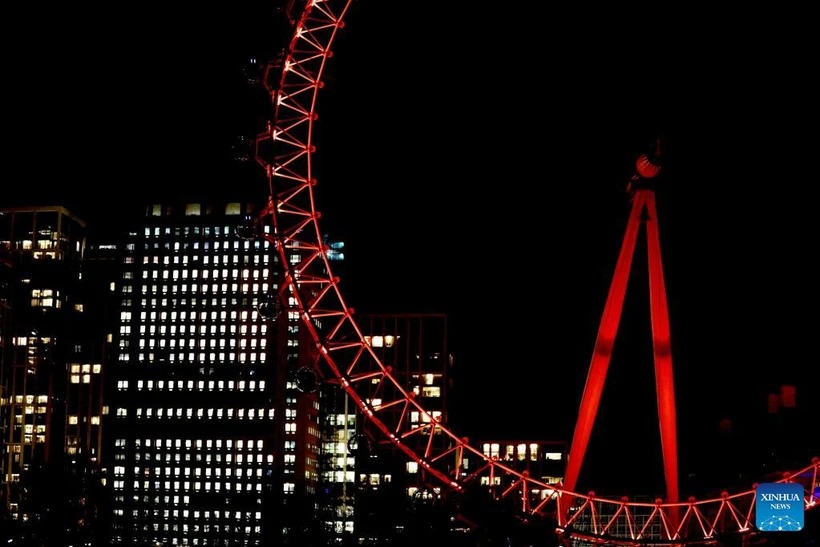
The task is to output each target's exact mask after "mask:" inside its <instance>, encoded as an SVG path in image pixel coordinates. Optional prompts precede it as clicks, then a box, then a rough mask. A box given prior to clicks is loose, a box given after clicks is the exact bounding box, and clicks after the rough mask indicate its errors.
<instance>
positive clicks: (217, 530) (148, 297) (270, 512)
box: [108, 203, 319, 545]
mask: <svg viewBox="0 0 820 547" xmlns="http://www.w3.org/2000/svg"><path fill="white" fill-rule="evenodd" d="M249 208H251V206H250V205H243V204H238V203H228V204H223V205H220V206H206V205H204V204H200V203H193V204H187V205H184V206H182V207H179V208H175V207H170V206H162V205H154V206H151V207H149V208H148V210H147V214H146V216H145V218H144V222H143V225H142V226H141V227H140V228H139V229H138V230H135V231H132V232H130V233H129V234H128V237H127V241H126V243H125V245H124V248H123V256H122V260H123V270H122V279H121V280H120V284H121V285H120V294H121V308H120V312H119V327H118V332H117V334H116V336H115V345H116V348H115V350H114V353H115V355H114V363H113V367H112V375H111V378H112V380H111V382H110V384H109V385H110V389H111V393H110V394H109V397H108V400H109V403H110V413H111V415H110V419H111V421H112V434H111V435H110V436H109V437H108V438H109V441H110V443H111V450H112V451H111V455H112V458H113V459H112V460H111V467H112V468H111V469H110V471H111V475H112V476H111V479H112V484H111V486H112V488H113V492H112V494H113V496H114V499H113V511H114V526H113V534H112V543H114V544H128V545H135V544H136V545H154V544H160V543H161V544H168V545H171V544H175V545H264V544H281V543H282V542H283V541H284V539H283V538H287V537H289V536H292V535H294V534H296V533H297V532H298V528H299V527H300V526H301V525H302V523H301V522H298V521H297V520H295V519H294V518H293V517H294V516H299V515H301V516H302V517H304V518H306V519H307V518H309V517H310V516H311V513H312V509H313V508H314V505H313V504H314V503H315V502H314V501H313V499H314V497H315V488H316V482H317V478H318V470H317V462H318V446H319V442H318V435H319V428H318V401H317V399H318V398H317V396H316V395H315V394H313V393H308V392H305V391H301V390H299V389H298V387H297V382H296V378H295V371H296V370H298V369H299V360H300V359H301V357H300V353H301V352H300V341H301V340H300V332H299V318H298V315H296V314H291V313H289V312H288V311H287V309H286V306H282V309H281V310H277V309H274V308H278V307H279V305H280V304H279V301H278V300H276V299H271V298H270V296H271V295H275V294H276V292H277V288H278V282H277V276H278V275H279V267H278V256H277V254H276V253H273V252H271V249H270V245H271V244H270V242H269V241H267V240H265V238H255V239H254V238H248V237H245V238H242V237H238V235H237V230H236V228H237V226H241V224H242V222H243V219H244V218H246V215H247V213H248V212H249ZM261 229H264V230H268V229H270V227H269V226H267V227H264V228H261ZM245 235H247V234H245ZM285 304H286V303H285Z"/></svg>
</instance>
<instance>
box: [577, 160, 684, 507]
mask: <svg viewBox="0 0 820 547" xmlns="http://www.w3.org/2000/svg"><path fill="white" fill-rule="evenodd" d="M642 159H643V160H644V161H648V160H646V157H645V156H642V157H641V158H639V160H638V166H639V171H640V166H641V161H642ZM658 171H659V168H655V169H654V170H652V171H651V176H654V175H655V174H657V172H658ZM638 182H642V179H640V178H638V176H637V175H636V177H635V178H634V179H633V182H632V183H631V184H630V188H632V187H633V186H637V184H635V183H638ZM631 193H632V211H631V213H630V215H629V221H628V224H627V227H626V234H625V236H624V240H623V244H622V246H621V250H620V254H619V256H618V262H617V266H616V268H615V275H614V277H613V279H612V283H611V285H610V288H609V294H608V296H607V300H606V305H605V307H604V312H603V317H602V319H601V324H600V327H599V330H598V337H597V339H596V342H595V348H594V351H593V355H592V361H591V363H590V368H589V373H588V375H587V380H586V385H585V387H584V392H583V396H582V399H581V406H580V411H579V414H578V421H577V422H576V424H575V432H574V434H573V438H572V445H571V447H570V452H569V455H568V459H567V469H566V474H565V477H564V487H565V488H566V489H567V490H570V491H574V490H575V487H576V485H577V482H578V476H579V475H580V471H581V466H582V464H583V460H584V455H585V453H586V450H587V446H588V444H589V438H590V434H591V432H592V426H593V424H594V422H595V417H596V414H597V412H598V406H599V404H600V401H601V394H602V392H603V388H604V382H605V380H606V373H607V369H608V368H609V363H610V360H611V357H612V349H613V347H614V345H615V336H616V334H617V332H618V325H619V323H620V320H621V313H622V310H623V304H624V297H625V295H626V287H627V281H628V279H629V271H630V269H631V266H632V260H633V256H634V254H635V246H636V242H637V239H638V233H639V231H640V228H641V226H644V227H645V228H646V239H647V254H648V260H649V298H650V313H651V321H652V345H653V354H654V361H655V390H656V394H657V401H658V417H659V421H660V433H661V450H662V454H663V466H664V476H665V479H666V502H668V503H676V502H677V501H678V496H679V492H678V446H677V444H678V441H677V429H676V416H675V389H674V379H673V373H672V352H671V345H670V334H669V312H668V306H667V301H666V288H665V284H664V277H663V263H662V261H661V246H660V239H659V237H658V222H657V210H656V206H655V193H654V190H652V189H651V188H647V187H637V189H632V190H631Z"/></svg>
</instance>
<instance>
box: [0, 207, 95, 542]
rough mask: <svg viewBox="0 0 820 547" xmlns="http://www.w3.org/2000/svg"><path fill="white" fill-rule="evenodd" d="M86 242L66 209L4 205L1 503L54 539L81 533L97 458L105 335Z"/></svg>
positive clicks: (0, 246) (0, 234) (0, 217)
mask: <svg viewBox="0 0 820 547" xmlns="http://www.w3.org/2000/svg"><path fill="white" fill-rule="evenodd" d="M85 249H86V224H85V222H84V221H83V220H81V219H80V218H78V217H77V216H75V215H74V214H73V213H72V212H70V211H69V210H67V209H66V208H64V207H58V206H51V207H18V208H12V209H4V210H0V262H2V265H3V273H2V283H1V284H2V287H0V307H2V312H0V315H1V316H2V323H0V324H2V331H0V338H2V358H0V386H2V390H1V391H0V432H2V439H0V448H1V449H2V450H0V452H2V458H1V459H0V470H2V473H0V485H1V486H2V489H1V491H0V500H2V505H3V514H4V515H5V516H7V517H9V519H10V521H17V522H18V523H21V524H22V528H21V529H23V528H26V526H28V527H29V528H31V530H28V531H24V532H22V533H26V534H30V535H31V534H33V535H40V536H42V535H43V534H44V533H48V534H50V536H49V537H51V538H52V539H56V538H57V535H59V536H60V537H63V536H65V537H69V536H71V537H73V538H75V539H76V538H78V537H80V536H81V535H82V534H84V533H85V532H86V531H87V530H85V528H86V527H87V525H88V524H89V523H90V521H91V519H90V518H89V517H90V515H89V514H87V511H89V510H90V506H91V503H92V499H91V496H90V490H92V489H93V485H92V484H91V483H92V482H93V480H94V476H95V470H96V468H97V465H98V463H99V458H100V447H101V435H102V429H101V419H102V412H103V409H102V399H101V395H102V367H103V364H102V356H103V351H104V350H103V348H104V345H105V340H104V334H103V332H102V331H101V330H99V329H95V328H91V325H92V324H96V321H97V319H98V316H97V314H96V311H97V310H98V308H96V307H95V306H94V304H93V303H91V302H89V301H88V299H87V293H86V284H85V282H84V278H83V274H84V272H83V268H82V266H83V257H84V253H85ZM11 525H12V524H9V526H11ZM55 534H56V535H55Z"/></svg>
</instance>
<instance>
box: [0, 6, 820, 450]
mask: <svg viewBox="0 0 820 547" xmlns="http://www.w3.org/2000/svg"><path fill="white" fill-rule="evenodd" d="M273 4H274V3H271V4H270V5H268V4H262V3H245V4H242V3H239V4H238V5H235V6H233V5H232V6H231V7H228V6H227V5H224V6H217V5H214V7H213V8H205V7H203V8H201V9H203V10H213V11H202V12H200V13H198V14H197V15H196V16H193V15H192V14H191V13H190V12H175V11H173V10H171V11H167V10H166V8H165V7H163V8H162V10H160V9H158V8H156V9H154V8H151V7H150V6H133V7H132V8H131V9H132V10H134V11H132V12H130V13H127V12H122V13H113V12H112V13H100V12H98V11H94V10H96V9H97V8H93V9H92V8H91V7H88V8H86V7H83V6H78V5H72V6H70V7H56V8H54V7H52V8H49V9H50V10H51V11H50V12H48V13H42V12H41V10H39V8H38V9H37V10H35V9H34V8H25V7H18V8H14V9H18V10H21V11H19V12H17V13H14V14H11V16H10V18H9V20H13V21H15V24H16V26H18V28H19V29H21V32H20V36H23V37H24V38H21V39H20V40H19V41H17V42H15V43H13V44H9V45H8V47H4V53H3V56H4V65H5V76H6V78H5V79H6V82H7V86H6V92H7V93H8V95H7V98H6V99H5V100H4V104H3V119H4V123H3V127H4V129H5V132H6V135H5V138H4V140H5V142H7V143H10V144H9V145H7V146H6V147H5V152H6V155H5V162H4V163H5V164H6V175H5V181H4V183H3V186H2V187H3V191H2V194H0V205H5V204H9V205H16V204H21V205H22V204H37V203H40V204H63V205H67V206H69V207H71V208H72V209H74V210H76V211H77V212H78V213H79V214H81V215H82V216H84V217H85V218H87V219H88V220H89V222H90V223H91V229H92V234H94V235H96V236H98V237H104V236H105V235H106V234H107V233H112V234H113V233H116V231H117V230H118V229H119V228H120V226H121V225H122V224H121V223H123V222H126V219H128V218H137V217H138V216H139V215H140V214H141V212H142V206H143V205H144V204H148V203H153V202H155V201H157V200H173V199H177V198H180V199H186V200H189V201H190V200H193V199H211V198H213V199H219V198H227V199H234V198H240V199H258V200H260V201H261V200H264V199H265V195H264V192H265V186H264V182H263V180H262V178H261V172H258V171H257V170H256V168H255V167H248V166H244V167H243V166H238V165H236V164H235V163H234V162H233V160H232V151H231V145H232V143H233V142H234V139H235V137H237V136H238V135H243V134H244V135H252V134H253V133H255V132H256V131H257V130H258V129H260V128H261V127H262V124H263V123H264V119H265V110H264V106H265V101H266V98H265V97H264V96H263V95H261V94H260V93H261V92H260V91H258V90H254V89H251V88H248V87H247V86H245V85H244V83H243V78H242V73H241V68H242V65H243V63H244V62H245V61H246V60H247V59H248V58H250V57H253V56H260V55H261V56H263V55H265V53H266V52H269V51H270V50H271V49H272V48H274V47H275V46H274V44H276V43H277V42H278V40H277V36H276V35H275V30H271V29H275V28H276V25H273V24H270V23H269V21H271V20H273V18H274V17H275V16H274V9H273ZM561 9H562V10H563V11H559V10H558V9H557V8H556V9H554V10H552V9H550V8H541V11H540V12H539V13H535V12H528V11H527V10H525V9H521V8H517V9H515V10H513V9H509V8H506V9H503V10H499V9H489V8H484V7H482V8H479V9H476V8H475V7H471V6H470V5H467V4H465V3H453V2H435V3H424V2H422V3H418V2H385V1H378V0H368V1H360V2H356V3H354V4H353V6H352V8H351V12H350V14H349V16H348V18H347V23H348V24H347V27H346V28H345V29H344V32H343V34H342V35H341V37H340V38H339V40H338V43H337V44H336V48H335V49H336V55H335V56H334V58H333V59H332V60H331V62H330V64H329V66H328V72H327V78H326V82H327V85H326V87H325V89H324V90H323V94H322V95H321V96H320V101H321V102H320V106H319V113H320V119H319V121H318V123H317V132H316V144H317V154H316V156H315V157H316V161H317V164H316V168H317V171H318V177H317V178H318V180H319V185H320V186H319V191H320V192H321V194H320V196H321V197H322V199H323V200H324V201H323V205H322V207H321V208H322V211H323V214H324V217H323V218H324V221H325V223H326V229H327V230H326V231H328V232H329V233H330V234H331V235H332V236H333V237H335V238H337V239H343V240H344V241H345V242H346V244H347V252H346V257H347V258H346V264H345V270H344V272H345V274H344V276H343V277H342V283H343V284H344V285H343V286H345V287H346V291H347V293H348V295H349V296H348V304H349V305H351V306H353V307H354V308H356V309H358V310H360V311H368V312H370V311H372V312H426V311H431V312H445V313H447V314H448V315H449V317H450V328H451V335H452V339H451V349H452V350H453V352H454V354H455V359H456V372H455V374H456V376H455V378H456V380H457V381H458V383H457V385H458V390H457V391H456V393H455V395H454V397H456V398H457V399H458V400H459V401H461V404H460V405H459V406H458V409H457V411H455V412H454V416H453V417H454V419H455V420H458V422H459V423H461V424H463V427H465V429H468V430H470V431H472V429H473V428H475V429H476V430H482V429H483V430H486V431H488V432H492V434H494V435H499V436H506V437H518V436H523V437H536V438H538V437H541V438H548V439H563V440H569V437H570V435H571V431H572V425H573V423H574V418H575V414H576V413H577V405H578V401H579V400H580V395H581V391H582V388H583V382H584V378H585V376H586V373H587V369H588V366H589V360H590V357H591V352H592V348H593V345H594V340H595V335H596V332H597V328H598V323H599V320H600V315H601V312H602V310H603V305H604V301H605V298H606V293H607V290H608V288H609V282H610V280H611V276H612V273H613V271H614V267H615V261H616V258H617V253H618V249H619V246H620V244H621V241H622V239H623V235H624V229H625V226H626V219H627V216H628V214H629V208H630V202H629V196H628V194H627V193H626V184H627V182H628V180H629V177H630V176H631V175H632V173H633V165H634V160H635V158H636V157H637V155H638V154H639V153H641V152H643V151H646V150H647V149H648V147H649V146H650V145H651V144H652V142H653V141H654V140H655V138H656V137H661V138H662V139H663V142H664V151H665V155H664V161H665V163H664V167H663V172H662V175H661V177H660V179H659V180H658V187H657V199H658V209H659V211H658V214H659V222H660V234H661V245H662V253H663V260H664V268H665V274H666V286H667V294H668V300H669V307H670V320H671V327H672V348H673V365H674V367H675V373H676V382H677V385H676V387H677V392H678V394H677V398H678V413H679V417H680V421H681V437H682V440H681V442H682V445H684V446H689V445H697V444H699V443H700V442H701V440H700V439H702V438H703V434H704V433H703V432H706V431H712V430H713V429H714V427H715V424H716V423H717V421H718V420H719V419H720V418H731V419H733V420H735V421H736V422H737V423H738V424H742V423H743V420H744V419H747V418H745V417H746V416H747V414H748V413H749V412H750V411H754V412H763V409H764V408H765V400H766V393H768V392H770V391H774V390H776V389H777V388H778V386H780V385H781V384H783V383H793V384H795V385H797V386H798V401H799V403H800V404H804V405H808V404H809V401H808V395H809V394H808V391H809V389H810V386H814V388H813V389H815V390H816V386H817V385H818V368H820V367H818V361H817V351H816V345H817V342H816V336H817V334H816V333H817V332H818V327H820V325H818V319H817V317H818V314H817V309H818V303H820V302H819V301H820V298H819V297H820V294H818V289H817V279H818V266H817V247H818V246H817V239H818V235H820V233H818V232H819V231H818V220H817V219H818V215H817V212H816V211H817V206H816V198H815V197H814V193H815V192H814V186H815V185H816V183H817V176H816V170H815V164H816V162H817V149H818V146H817V145H818V133H817V130H816V127H817V126H818V123H817V122H818V121H820V120H818V106H817V99H816V98H817V97H818V96H820V93H818V89H817V86H818V84H817V83H816V82H815V78H814V74H813V73H814V72H815V71H814V70H813V67H814V66H815V65H816V62H815V59H814V58H813V55H814V52H815V50H816V48H815V50H812V49H811V48H810V47H809V46H810V45H816V44H811V42H810V38H811V37H812V36H813V34H808V33H807V32H806V31H805V30H804V29H802V28H800V27H801V21H803V20H808V19H809V18H808V16H807V15H805V14H803V15H802V16H801V14H772V13H753V12H750V11H748V10H749V7H748V6H746V7H744V10H747V11H745V12H744V13H742V14H737V13H733V14H731V15H729V14H723V13H719V12H713V13H710V14H709V16H708V17H705V16H703V15H702V14H697V13H690V12H679V13H675V12H672V11H670V12H667V13H666V14H664V15H661V14H657V13H641V14H633V13H615V12H614V11H613V12H610V13H594V12H593V11H592V9H591V8H589V7H587V8H583V9H582V8H561ZM573 9H574V10H577V11H576V12H573V11H572V10H573ZM596 9H597V8H596ZM607 9H614V8H607ZM27 10H31V11H27ZM82 10H87V11H85V12H83V11H82ZM140 10H142V11H140ZM35 11H36V13H35ZM781 16H782V17H781ZM95 18H102V19H103V20H106V21H107V23H106V24H104V25H100V24H95V23H94V22H93V21H95V20H96V19H95ZM781 18H782V19H783V20H784V21H786V20H788V25H785V24H783V25H781V24H780V19H781ZM764 22H765V23H766V24H765V25H764ZM23 31H25V32H23ZM43 52H45V53H43ZM642 249H643V248H642V247H640V246H639V248H638V251H639V253H638V254H636V257H635V262H634V267H633V274H632V279H631V281H630V285H629V292H628V293H627V304H626V308H625V311H624V316H623V321H622V324H621V330H620V332H619V344H620V345H618V346H616V350H615V351H616V355H615V357H614V358H613V362H612V365H611V367H610V373H609V379H608V382H609V383H608V385H607V387H606V390H605V395H604V401H603V406H602V410H601V413H602V414H604V415H605V416H602V417H601V418H600V419H599V422H598V423H599V424H600V429H601V430H602V431H605V432H607V433H601V434H600V435H601V437H600V439H601V440H600V441H595V440H593V442H600V443H602V444H606V443H607V442H615V443H617V442H622V441H623V439H624V438H629V439H642V441H634V442H635V446H641V443H648V444H649V445H652V444H653V443H655V441H656V437H657V433H656V431H657V419H656V414H655V410H654V407H653V405H654V391H653V390H654V378H653V376H652V363H651V346H650V345H649V344H650V342H649V334H650V327H649V312H648V304H647V295H646V292H647V276H646V271H645V267H646V257H645V252H644V254H640V251H641V250H642ZM620 340H623V341H622V342H621V341H620ZM747 427H749V428H754V427H756V426H755V425H753V424H751V423H750V424H749V425H748V426H747ZM596 438H597V437H596ZM594 439H595V438H594Z"/></svg>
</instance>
